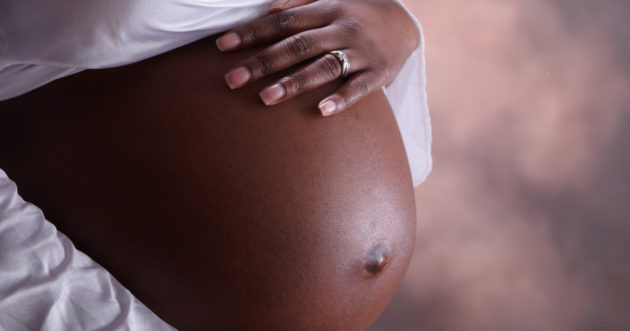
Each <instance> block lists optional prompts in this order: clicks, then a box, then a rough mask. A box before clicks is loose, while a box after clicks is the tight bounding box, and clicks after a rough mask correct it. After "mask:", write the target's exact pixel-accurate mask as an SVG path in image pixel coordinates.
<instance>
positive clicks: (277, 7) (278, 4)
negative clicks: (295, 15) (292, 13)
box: [269, 0, 316, 14]
mask: <svg viewBox="0 0 630 331" xmlns="http://www.w3.org/2000/svg"><path fill="white" fill-rule="evenodd" d="M315 1H316V0H276V1H275V2H274V3H272V4H271V7H269V14H273V13H277V12H279V11H283V10H287V9H290V8H294V7H299V6H303V5H306V4H309V3H311V2H315Z"/></svg>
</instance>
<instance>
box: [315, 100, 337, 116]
mask: <svg viewBox="0 0 630 331" xmlns="http://www.w3.org/2000/svg"><path fill="white" fill-rule="evenodd" d="M336 109H337V105H336V104H335V102H334V101H332V100H326V101H324V102H322V103H320V104H319V112H320V113H322V115H323V116H330V115H332V113H333V112H334V111H335V110H336Z"/></svg>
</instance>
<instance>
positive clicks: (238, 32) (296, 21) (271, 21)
mask: <svg viewBox="0 0 630 331" xmlns="http://www.w3.org/2000/svg"><path fill="white" fill-rule="evenodd" d="M322 14H323V12H322V9H321V6H314V5H307V6H302V7H300V8H292V9H288V10H284V11H280V12H276V13H274V14H271V15H267V16H265V17H263V18H260V19H258V20H255V21H253V22H251V23H249V24H246V25H243V26H240V27H238V28H236V29H234V30H232V31H230V32H228V33H226V34H225V35H223V36H222V37H220V38H218V39H217V40H216V43H217V47H218V48H219V50H221V51H231V50H237V49H243V48H247V47H250V46H253V45H257V44H261V43H265V42H270V41H274V40H278V39H281V38H285V37H288V36H290V35H294V34H296V33H299V32H302V31H305V30H309V29H314V28H318V27H322V26H325V25H327V24H328V23H330V22H329V21H330V19H326V18H325V15H322Z"/></svg>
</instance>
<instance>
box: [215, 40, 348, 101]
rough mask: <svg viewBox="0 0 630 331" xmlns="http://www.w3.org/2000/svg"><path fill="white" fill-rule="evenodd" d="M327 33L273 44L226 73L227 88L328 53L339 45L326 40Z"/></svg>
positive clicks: (338, 42)
mask: <svg viewBox="0 0 630 331" xmlns="http://www.w3.org/2000/svg"><path fill="white" fill-rule="evenodd" d="M329 30H331V28H322V29H316V30H309V31H306V32H302V33H298V34H296V35H293V36H291V37H289V38H287V39H285V40H283V41H281V42H279V43H276V44H274V45H272V46H270V47H268V48H267V49H265V50H263V51H261V52H260V53H258V54H256V56H254V57H252V58H250V59H248V60H246V61H245V62H243V64H241V65H240V66H239V67H237V68H236V69H233V70H231V71H230V72H228V73H227V74H226V75H225V80H226V82H227V83H228V85H229V86H230V88H232V89H235V88H239V87H242V86H243V85H245V84H247V83H249V82H253V81H256V80H258V79H259V78H261V77H263V76H266V75H269V74H273V73H276V72H278V71H280V70H283V69H286V68H288V67H290V66H292V65H295V64H297V63H301V62H304V61H305V60H308V59H311V58H313V57H315V56H317V55H320V54H323V53H326V52H327V51H328V50H329V49H334V48H336V47H340V46H341V41H339V40H335V39H332V38H326V37H325V36H327V35H330V34H331V31H329Z"/></svg>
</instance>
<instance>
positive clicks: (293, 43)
mask: <svg viewBox="0 0 630 331" xmlns="http://www.w3.org/2000/svg"><path fill="white" fill-rule="evenodd" d="M313 45H314V41H313V39H312V38H311V37H307V36H303V35H295V36H293V37H291V39H290V41H289V44H288V48H289V52H290V53H291V54H292V55H293V56H294V57H301V56H304V55H306V54H308V53H310V52H311V51H312V50H313Z"/></svg>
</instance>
